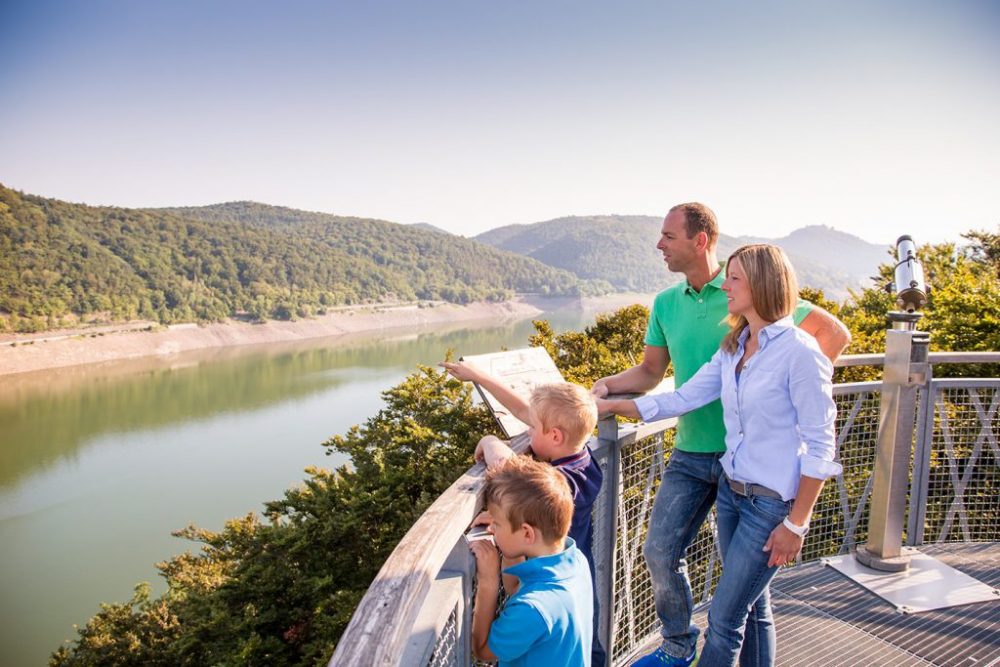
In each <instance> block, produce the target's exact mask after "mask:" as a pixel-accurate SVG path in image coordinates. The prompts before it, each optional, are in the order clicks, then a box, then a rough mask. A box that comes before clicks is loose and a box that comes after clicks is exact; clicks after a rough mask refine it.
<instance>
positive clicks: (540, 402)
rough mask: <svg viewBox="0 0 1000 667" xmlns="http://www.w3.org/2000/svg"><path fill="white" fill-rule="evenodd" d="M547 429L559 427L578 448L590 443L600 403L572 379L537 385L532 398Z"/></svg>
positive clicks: (543, 428)
mask: <svg viewBox="0 0 1000 667" xmlns="http://www.w3.org/2000/svg"><path fill="white" fill-rule="evenodd" d="M528 402H529V403H530V405H531V407H532V409H534V411H535V415H536V416H537V417H538V421H540V422H541V426H542V430H543V431H546V432H548V431H551V430H552V429H553V428H558V429H559V430H560V431H562V432H563V434H564V435H565V436H566V442H567V444H569V445H570V446H571V447H573V449H574V451H576V450H577V449H580V447H582V446H583V443H585V442H587V438H589V437H590V434H591V432H592V431H593V430H594V426H596V425H597V404H596V403H594V397H593V396H592V395H591V394H590V392H588V391H587V390H586V389H584V388H583V387H581V386H580V385H576V384H572V383H570V382H559V383H554V384H543V385H539V386H537V387H535V389H534V390H533V391H532V392H531V398H530V399H528Z"/></svg>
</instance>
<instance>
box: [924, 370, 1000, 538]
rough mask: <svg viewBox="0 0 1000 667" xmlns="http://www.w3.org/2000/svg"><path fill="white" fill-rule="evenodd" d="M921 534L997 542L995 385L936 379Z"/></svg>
mask: <svg viewBox="0 0 1000 667" xmlns="http://www.w3.org/2000/svg"><path fill="white" fill-rule="evenodd" d="M932 387H933V391H934V392H935V395H934V407H935V410H934V430H933V436H932V439H931V450H930V462H929V465H928V482H927V509H926V518H925V535H926V538H927V540H928V541H930V542H955V541H964V542H971V541H996V540H1000V447H998V445H997V442H998V438H1000V414H998V412H1000V380H995V379H992V380H935V381H934V382H933V385H932Z"/></svg>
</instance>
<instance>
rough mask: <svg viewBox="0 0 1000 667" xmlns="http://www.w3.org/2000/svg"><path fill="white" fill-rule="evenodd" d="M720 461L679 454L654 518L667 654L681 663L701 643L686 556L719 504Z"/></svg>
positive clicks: (652, 554)
mask: <svg viewBox="0 0 1000 667" xmlns="http://www.w3.org/2000/svg"><path fill="white" fill-rule="evenodd" d="M720 456H721V454H694V453H691V452H685V451H681V450H679V449H675V450H674V451H673V453H671V455H670V462H669V463H668V464H667V469H666V471H665V472H664V473H663V479H662V480H661V481H660V488H659V490H657V492H656V499H655V500H654V501H653V509H652V512H651V513H650V516H649V532H648V533H647V534H646V543H645V544H644V545H643V556H644V557H645V558H646V566H647V567H648V568H649V574H650V579H651V580H652V584H653V602H654V603H655V605H656V615H657V616H658V617H659V619H660V625H661V628H660V632H661V634H662V635H663V650H664V651H666V652H667V653H668V654H669V655H672V656H675V657H678V658H683V657H687V656H689V655H691V653H692V651H694V649H695V645H696V644H697V643H698V627H697V626H696V625H693V624H692V623H691V614H692V611H693V608H694V598H693V596H692V595H691V582H690V581H689V580H688V576H687V560H686V559H685V556H686V555H687V550H688V547H689V546H691V542H692V541H694V538H695V537H696V536H697V535H698V530H699V529H700V528H701V524H703V523H704V522H705V517H706V516H708V512H709V510H710V509H712V504H713V503H714V502H715V495H716V490H717V489H718V482H719V478H720V477H721V476H722V465H721V464H720V463H719V458H720Z"/></svg>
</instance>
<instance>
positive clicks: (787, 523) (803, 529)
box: [781, 516, 809, 537]
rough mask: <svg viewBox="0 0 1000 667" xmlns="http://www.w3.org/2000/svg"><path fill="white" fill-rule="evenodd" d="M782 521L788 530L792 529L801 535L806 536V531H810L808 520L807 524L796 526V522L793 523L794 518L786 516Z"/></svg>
mask: <svg viewBox="0 0 1000 667" xmlns="http://www.w3.org/2000/svg"><path fill="white" fill-rule="evenodd" d="M781 523H782V524H784V526H785V528H787V529H788V530H790V531H792V532H793V533H795V534H796V535H798V536H799V537H805V536H806V533H808V532H809V522H808V521H806V522H805V524H803V525H801V526H796V525H795V524H794V523H792V520H791V519H789V518H788V517H787V516H786V517H785V518H784V519H782V520H781Z"/></svg>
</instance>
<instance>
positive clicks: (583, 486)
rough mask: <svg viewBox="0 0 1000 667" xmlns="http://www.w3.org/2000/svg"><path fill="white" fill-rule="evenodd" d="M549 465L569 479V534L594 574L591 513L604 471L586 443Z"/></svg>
mask: <svg viewBox="0 0 1000 667" xmlns="http://www.w3.org/2000/svg"><path fill="white" fill-rule="evenodd" d="M552 465H553V466H555V469H556V470H558V471H559V472H561V473H562V474H563V476H564V477H565V478H566V481H567V482H569V489H570V491H572V492H573V520H572V522H571V523H570V525H569V536H570V537H571V538H573V541H574V542H576V545H577V548H579V549H580V551H582V552H583V555H584V556H585V557H586V558H587V562H588V563H590V573H591V574H593V573H594V557H593V553H594V551H593V549H594V545H593V541H594V540H593V535H592V532H593V531H592V529H591V524H592V523H593V522H592V521H591V516H592V515H593V513H594V511H593V510H594V501H595V500H597V494H598V493H599V492H600V490H601V482H603V481H604V473H603V472H601V466H599V465H597V461H595V460H594V457H593V456H592V455H591V452H590V447H588V446H587V445H584V446H583V449H581V450H580V451H578V452H577V453H576V454H571V455H569V456H564V457H563V458H561V459H556V460H554V461H552Z"/></svg>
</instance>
